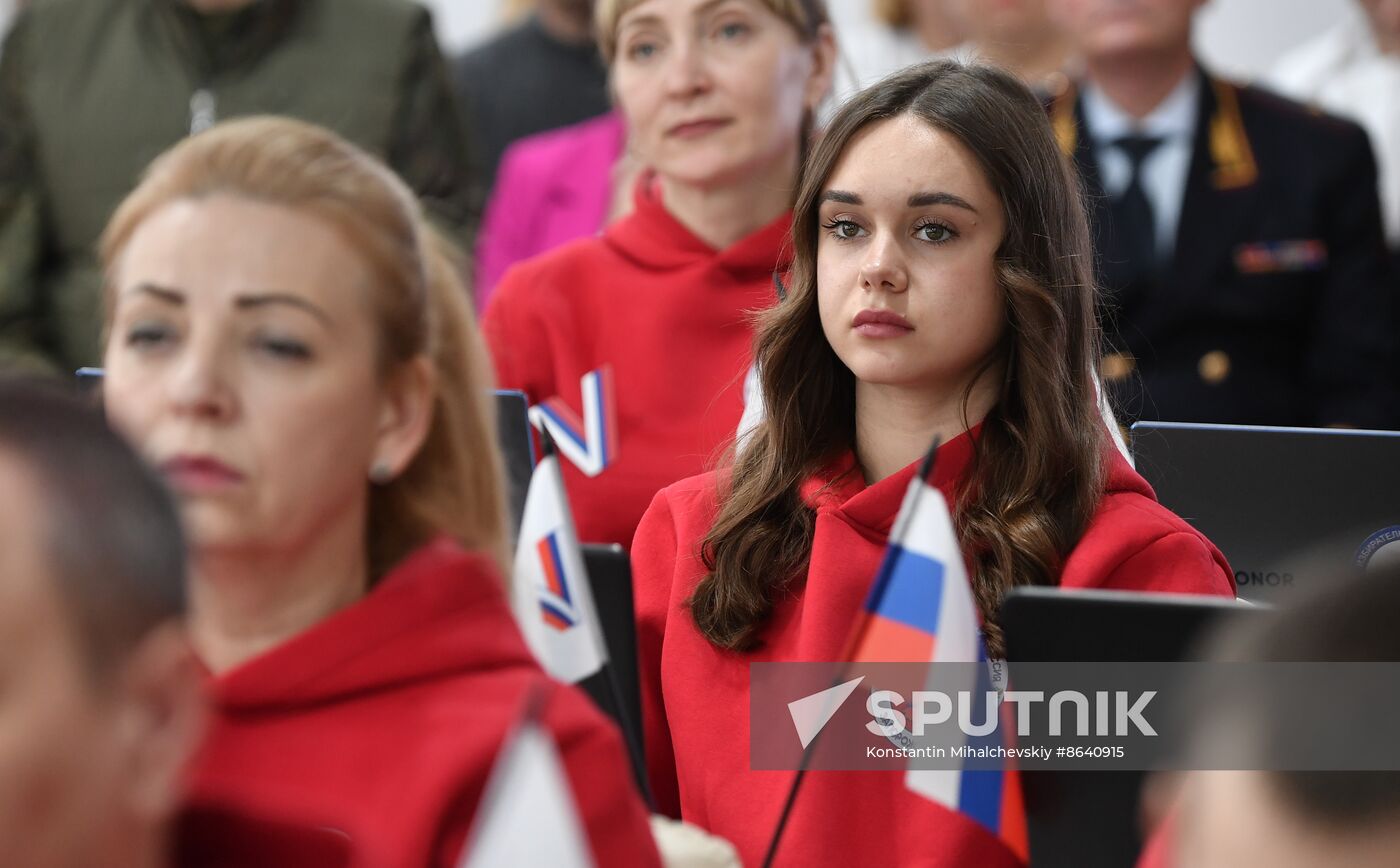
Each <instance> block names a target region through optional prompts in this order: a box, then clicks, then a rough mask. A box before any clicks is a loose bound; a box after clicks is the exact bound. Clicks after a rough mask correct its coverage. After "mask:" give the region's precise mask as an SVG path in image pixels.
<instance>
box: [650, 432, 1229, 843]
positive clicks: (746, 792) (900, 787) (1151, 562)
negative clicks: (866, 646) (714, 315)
mask: <svg viewBox="0 0 1400 868" xmlns="http://www.w3.org/2000/svg"><path fill="white" fill-rule="evenodd" d="M971 455H972V440H971V437H970V435H968V434H964V435H962V436H960V437H958V438H956V439H954V440H950V441H949V442H948V443H946V444H945V445H944V446H943V447H942V448H941V449H940V450H939V452H938V460H937V464H936V466H935V471H934V485H936V486H937V487H938V488H939V489H940V490H941V491H943V492H944V495H945V496H947V497H948V498H949V500H950V502H951V501H952V499H953V488H954V484H955V482H956V481H957V480H958V479H959V478H960V477H961V476H962V475H963V473H964V472H965V470H966V468H967V465H968V463H969V460H970V458H971ZM854 467H855V459H854V457H853V456H851V455H849V454H847V455H846V456H845V457H844V458H843V459H842V460H840V461H838V462H834V463H833V464H832V465H831V466H830V467H829V468H828V469H827V470H826V471H825V472H824V473H822V474H818V475H817V476H815V477H813V478H812V479H809V480H808V481H807V482H806V483H805V484H804V485H803V486H802V496H803V498H804V499H805V500H806V502H807V503H808V504H809V505H810V506H812V507H813V508H814V509H815V510H816V527H815V533H814V537H813V541H812V555H811V563H810V566H809V568H808V572H807V577H806V581H805V582H803V583H802V584H800V585H798V586H797V587H796V588H794V590H793V591H792V592H791V593H790V594H788V595H787V596H786V597H784V598H783V599H782V600H781V601H780V602H779V603H778V604H777V605H776V607H775V608H774V611H773V614H772V616H771V618H770V619H769V622H768V624H767V625H766V626H765V627H764V629H763V632H762V633H761V635H760V642H761V644H760V646H759V648H758V650H756V651H753V652H750V653H744V654H739V653H734V652H730V651H725V650H722V649H719V648H716V647H715V646H713V645H711V644H710V643H709V642H708V641H707V640H706V639H705V638H704V637H703V636H702V635H701V634H700V632H699V631H698V630H696V629H695V625H694V622H693V621H692V620H691V617H690V615H689V612H688V611H687V609H686V607H685V600H686V598H687V597H689V595H690V593H691V591H692V590H693V589H694V587H695V585H696V583H697V582H698V581H699V580H700V578H701V577H703V576H704V575H705V568H704V566H703V565H702V564H701V562H700V559H699V557H698V555H697V551H698V547H699V543H700V540H701V539H702V538H703V537H704V535H705V534H706V533H707V532H708V531H709V529H710V525H711V523H712V522H713V520H714V517H715V512H716V477H715V474H713V473H712V474H706V475H704V476H698V477H695V478H693V479H687V480H685V481H683V482H679V483H676V484H675V485H672V486H670V487H669V488H666V489H665V490H663V491H662V492H660V493H659V494H658V495H657V496H656V500H655V501H653V503H652V505H651V508H650V509H649V510H648V511H647V514H646V516H645V517H644V518H643V519H642V523H641V526H640V527H639V528H638V529H637V537H636V540H635V541H634V543H633V548H632V564H633V573H634V576H635V579H634V581H635V594H636V605H637V621H638V627H637V630H638V643H639V660H640V663H641V667H642V673H641V675H642V701H643V717H644V725H645V741H646V747H647V761H648V765H649V767H650V772H651V776H652V786H653V787H654V788H655V792H656V797H657V800H658V803H659V805H658V806H659V808H660V809H661V810H662V811H663V812H670V813H674V814H678V816H680V817H682V818H684V819H686V820H688V821H690V822H692V823H695V824H697V825H699V826H702V827H704V828H706V829H708V830H710V831H712V832H714V833H716V834H718V835H721V836H723V837H725V838H728V839H729V840H731V841H733V842H734V844H735V846H737V847H738V849H739V853H740V855H741V857H742V858H743V860H744V862H745V864H751V865H756V864H759V863H760V861H761V860H762V858H763V854H764V852H765V850H766V848H767V845H768V841H769V838H770V837H771V836H772V833H773V829H774V826H775V825H776V823H777V820H778V815H779V813H780V812H781V809H782V805H783V800H784V798H785V797H786V795H787V792H788V789H789V787H790V786H791V784H792V779H793V775H794V773H793V772H774V771H752V770H750V768H749V701H748V700H749V696H748V685H749V672H748V667H749V664H750V663H755V662H764V661H829V660H836V659H838V658H839V656H840V654H841V653H842V650H843V648H844V645H845V642H846V640H847V637H848V635H849V634H850V632H851V628H852V626H853V624H854V623H855V619H856V617H857V615H858V613H859V612H860V611H861V609H862V606H863V603H864V600H865V596H866V594H867V592H868V591H869V588H870V583H871V582H872V581H873V580H874V577H875V573H876V569H877V567H878V566H879V563H880V559H881V558H882V557H883V556H884V552H885V545H886V543H887V541H888V538H889V532H890V526H891V525H892V524H893V522H894V517H895V514H896V512H897V511H898V510H899V506H900V503H901V501H902V499H903V496H904V492H905V490H906V489H907V488H908V485H909V481H910V479H911V478H913V475H914V473H915V467H914V466H913V465H911V466H909V467H907V468H905V469H904V470H902V471H900V472H899V473H896V474H894V475H893V476H890V477H889V478H887V479H883V480H881V481H879V482H877V483H875V484H874V485H870V486H867V485H866V484H865V483H864V481H863V480H862V478H861V476H860V474H859V473H858V472H854V473H845V471H847V470H851V469H853V468H854ZM843 473H844V474H845V475H844V476H843V475H842V474H843ZM833 480H834V482H833ZM828 483H832V484H831V485H830V487H827V484H828ZM1060 582H1061V584H1062V585H1064V586H1067V587H1076V588H1119V589H1130V590H1139V591H1141V590H1152V591H1178V592H1185V593H1202V594H1221V595H1227V594H1228V595H1233V593H1234V580H1233V576H1232V574H1231V572H1230V569H1229V567H1228V565H1227V564H1226V562H1225V558H1224V557H1223V556H1222V555H1221V554H1220V552H1219V551H1217V550H1216V548H1215V547H1214V546H1213V545H1211V543H1210V542H1209V541H1208V540H1207V539H1206V538H1205V537H1203V536H1201V535H1200V534H1199V533H1197V532H1196V531H1195V530H1193V529H1192V528H1191V526H1190V525H1188V524H1187V523H1186V522H1184V521H1182V520H1181V519H1180V518H1177V517H1176V516H1175V515H1173V514H1172V513H1170V512H1169V511H1167V510H1166V509H1165V508H1163V507H1162V506H1161V505H1159V504H1158V503H1157V502H1156V499H1155V496H1154V495H1153V493H1152V489H1151V488H1150V487H1149V486H1148V485H1147V483H1146V482H1145V481H1144V480H1143V479H1142V477H1140V476H1138V475H1137V473H1135V472H1133V470H1132V469H1131V468H1130V467H1129V466H1128V464H1127V462H1126V461H1124V460H1123V458H1122V457H1121V456H1120V455H1119V454H1118V452H1117V451H1116V450H1112V458H1111V459H1110V471H1109V476H1108V482H1107V486H1106V491H1105V493H1104V496H1103V500H1102V501H1101V502H1100V504H1099V507H1098V511H1097V513H1096V514H1095V516H1094V518H1093V520H1092V522H1091V523H1090V525H1089V528H1088V529H1087V530H1086V531H1085V533H1084V536H1083V538H1082V539H1081V540H1080V542H1079V544H1078V545H1077V546H1076V547H1075V548H1074V550H1073V551H1072V552H1071V553H1070V555H1069V557H1068V559H1067V560H1066V563H1065V567H1064V570H1063V573H1062V575H1061V578H1060ZM876 862H878V863H880V864H887V865H901V866H908V865H918V866H925V868H931V866H949V868H952V866H959V868H961V866H973V865H975V866H978V868H1000V866H1006V868H1010V866H1015V865H1018V864H1019V861H1018V860H1017V859H1016V858H1015V857H1014V856H1013V855H1012V854H1011V853H1010V852H1009V851H1008V850H1006V849H1004V848H1003V846H1002V845H1001V843H1000V842H999V841H997V840H996V839H995V838H994V837H992V836H991V835H990V834H989V833H987V832H986V831H984V830H983V829H982V827H981V826H979V825H977V824H976V823H975V822H974V821H972V820H970V819H968V818H966V817H964V816H961V815H959V814H956V813H954V812H952V811H949V810H948V809H946V808H944V807H942V806H941V805H937V804H935V803H933V802H930V801H928V800H926V799H924V798H922V797H920V796H917V795H915V794H913V793H912V792H910V791H909V790H908V789H906V788H905V786H904V783H903V774H902V773H901V772H897V771H889V772H879V771H869V772H837V771H815V772H808V774H807V778H806V781H805V782H804V783H803V788H802V792H801V796H800V798H799V799H798V801H797V803H796V806H795V808H794V811H793V814H792V817H791V819H790V821H789V826H788V829H787V831H786V832H785V833H784V837H783V843H782V848H781V850H780V851H779V854H778V860H777V864H780V865H794V866H806V865H856V864H872V863H876Z"/></svg>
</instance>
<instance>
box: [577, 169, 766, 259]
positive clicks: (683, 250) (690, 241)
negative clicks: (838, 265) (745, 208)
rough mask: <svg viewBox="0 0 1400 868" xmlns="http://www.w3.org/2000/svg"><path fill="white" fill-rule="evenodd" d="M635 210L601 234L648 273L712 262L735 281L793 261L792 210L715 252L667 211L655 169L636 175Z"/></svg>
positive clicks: (612, 245) (633, 197)
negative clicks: (790, 241) (789, 240)
mask: <svg viewBox="0 0 1400 868" xmlns="http://www.w3.org/2000/svg"><path fill="white" fill-rule="evenodd" d="M632 202H633V211H632V213H631V214H629V215H627V216H626V217H624V218H623V219H621V220H619V221H617V222H616V223H614V224H613V225H612V226H610V227H608V229H607V230H606V231H605V232H604V233H603V238H604V240H605V241H606V242H607V243H608V244H609V246H611V247H613V248H614V249H615V250H617V251H618V253H620V254H621V255H623V256H624V257H626V258H627V259H629V260H631V261H632V262H634V263H636V264H637V265H638V266H640V267H642V268H644V269H647V270H652V271H674V270H677V269H682V268H693V267H696V266H711V267H715V268H719V269H722V270H724V271H726V272H728V273H729V275H730V276H731V277H732V279H734V280H736V281H746V280H752V279H754V278H756V277H764V276H771V275H772V274H773V273H774V271H775V266H776V270H777V271H785V270H787V265H788V262H789V260H790V259H791V255H792V251H791V245H789V244H788V232H789V230H790V228H791V225H792V213H791V212H784V213H783V214H782V215H781V216H779V217H778V218H777V219H776V220H774V221H773V222H771V223H769V224H768V225H767V226H764V227H762V228H761V229H758V230H757V231H755V232H752V233H750V234H749V235H747V236H745V237H744V238H741V239H739V240H738V241H736V242H735V243H734V244H732V245H730V246H729V247H727V248H725V249H724V250H716V249H714V248H713V247H711V246H710V245H709V244H708V243H706V242H705V241H703V240H701V239H700V238H699V237H697V236H696V235H695V234H694V233H693V232H691V231H690V230H689V229H687V228H686V227H685V226H684V225H683V224H682V223H681V222H680V221H679V220H677V219H676V218H675V217H674V216H672V214H671V212H670V211H667V210H666V204H665V203H664V202H662V201H661V186H660V184H659V183H658V182H657V179H656V174H655V173H654V172H644V173H643V174H642V176H641V177H640V178H638V179H637V186H636V188H635V190H634V192H633V196H632Z"/></svg>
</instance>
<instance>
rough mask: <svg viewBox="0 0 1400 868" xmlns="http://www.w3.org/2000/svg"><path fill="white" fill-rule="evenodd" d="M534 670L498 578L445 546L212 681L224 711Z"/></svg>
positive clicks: (482, 563) (483, 561) (414, 558)
mask: <svg viewBox="0 0 1400 868" xmlns="http://www.w3.org/2000/svg"><path fill="white" fill-rule="evenodd" d="M516 666H519V667H525V668H533V662H532V658H531V657H530V653H529V651H528V649H527V648H526V646H525V642H524V640H523V639H522V638H521V636H520V632H519V630H517V629H516V627H515V621H514V619H513V617H512V615H511V613H510V610H509V607H508V605H507V603H506V599H505V591H504V588H503V583H502V581H501V578H500V574H499V572H498V571H497V569H496V567H495V566H494V564H493V563H492V561H491V560H490V559H489V558H487V557H486V556H484V555H481V554H477V553H472V552H466V551H463V550H462V549H461V548H459V547H458V546H457V545H456V544H455V543H453V542H450V541H448V540H446V539H440V540H437V541H434V542H432V543H429V544H428V545H426V546H424V547H423V548H420V549H419V550H418V551H416V552H414V553H413V554H411V555H409V556H408V557H407V558H405V559H404V560H403V561H402V562H400V564H399V565H398V566H396V567H395V568H394V569H393V570H392V571H390V572H389V573H388V574H387V575H386V576H384V578H382V579H381V580H380V581H379V583H378V584H376V585H375V587H374V588H373V589H372V590H371V591H370V592H369V593H368V594H366V595H365V597H364V598H363V599H361V600H360V601H359V602H357V603H355V604H354V605H352V606H350V607H348V608H346V609H342V610H341V611H339V612H337V613H335V614H334V615H332V616H331V617H329V618H327V619H326V620H324V621H322V622H320V623H319V624H316V625H314V626H313V627H311V628H310V629H308V630H306V631H305V632H303V633H301V634H300V635H298V636H296V637H294V638H292V639H290V640H288V641H286V642H284V643H282V644H281V645H279V646H277V647H276V648H273V649H272V650H270V651H268V652H266V653H264V654H262V655H260V656H258V657H255V658H253V659H252V660H250V661H248V662H246V663H244V664H243V665H241V666H239V667H237V668H235V669H231V670H229V671H228V672H226V673H224V674H222V675H219V676H215V677H213V678H211V679H210V681H209V693H210V697H211V699H212V700H213V702H214V704H215V705H216V706H218V707H219V708H221V709H222V710H225V711H252V710H274V709H278V708H283V709H285V708H294V707H298V706H306V705H313V704H318V703H324V702H331V701H335V700H337V699H342V698H346V697H349V696H352V695H364V694H367V693H373V692H377V691H386V690H393V689H395V688H398V687H401V686H403V685H404V684H407V683H413V682H419V681H424V680H432V679H437V678H443V677H448V676H456V675H461V674H464V673H467V672H470V671H481V670H489V669H502V668H508V667H516Z"/></svg>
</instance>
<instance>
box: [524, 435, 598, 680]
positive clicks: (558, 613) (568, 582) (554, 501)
mask: <svg viewBox="0 0 1400 868" xmlns="http://www.w3.org/2000/svg"><path fill="white" fill-rule="evenodd" d="M511 601H512V608H514V610H515V617H516V620H517V621H518V622H519V624H520V630H521V632H522V633H524V634H525V641H526V642H527V643H528V644H529V646H530V650H531V651H533V652H534V654H535V657H536V658H537V659H538V660H539V661H540V665H541V666H543V667H544V668H545V671H546V672H548V673H549V674H550V675H553V676H554V677H555V678H558V679H559V680H560V681H567V682H569V683H571V684H573V683H577V682H579V681H582V680H583V679H585V678H587V677H588V676H590V675H592V674H593V673H595V672H597V671H598V670H600V669H602V668H603V664H605V663H607V660H608V654H607V649H606V647H605V646H604V644H603V633H602V625H601V624H600V623H599V621H598V612H597V609H596V608H595V607H594V605H593V592H592V589H591V588H590V587H589V585H588V574H587V573H586V572H585V571H584V566H583V553H582V552H581V551H580V550H579V545H578V535H577V534H576V533H575V531H574V522H573V516H572V515H571V514H570V512H569V502H568V499H567V497H566V496H565V494H564V480H563V477H562V476H561V474H560V473H559V459H558V457H557V456H555V455H554V454H553V452H552V450H549V451H548V454H546V455H545V457H544V458H543V459H542V460H541V461H540V463H539V464H538V465H537V466H536V467H535V472H534V474H533V475H532V476H531V477H530V490H529V492H528V493H527V494H526V496H525V516H524V518H522V519H521V522H520V542H519V543H518V544H517V546H516V549H515V566H514V569H513V571H512V582H511Z"/></svg>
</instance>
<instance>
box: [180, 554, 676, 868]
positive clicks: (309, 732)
mask: <svg viewBox="0 0 1400 868" xmlns="http://www.w3.org/2000/svg"><path fill="white" fill-rule="evenodd" d="M208 688H209V694H210V698H211V701H212V705H213V725H212V729H211V730H210V732H209V735H208V739H207V743H206V744H205V746H204V749H203V751H202V753H201V754H200V755H199V756H198V757H197V758H196V762H195V764H194V769H193V773H192V781H191V792H192V798H193V799H194V800H195V802H196V803H197V804H212V805H224V806H229V807H231V808H234V809H239V808H244V807H246V808H247V809H248V810H249V811H251V812H253V813H257V814H261V815H272V816H277V817H295V818H298V820H299V821H302V822H308V823H311V822H314V823H318V824H319V825H321V826H323V827H326V828H329V829H333V830H336V831H337V832H339V833H342V834H343V835H344V836H345V838H347V839H348V841H349V842H350V845H351V848H352V850H353V853H354V858H355V864H363V865H367V866H368V865H373V866H382V868H394V866H404V868H409V866H412V868H423V866H453V865H456V864H457V859H458V857H459V856H460V853H461V851H462V847H463V844H464V842H465V840H466V837H467V832H468V829H469V827H470V825H471V822H472V818H473V816H474V814H475V813H476V808H477V803H478V801H479V800H480V798H481V794H482V789H483V787H484V786H485V784H486V781H487V777H488V775H489V773H490V771H491V768H492V763H493V762H494V760H495V758H496V755H497V751H498V749H499V748H500V746H501V744H502V742H503V740H504V738H505V737H506V735H507V733H508V732H510V731H511V729H512V727H513V726H514V725H515V723H516V722H517V721H518V720H519V719H520V718H521V716H522V713H523V711H524V709H525V707H526V703H527V699H529V698H530V696H531V695H532V694H533V693H534V692H535V691H537V690H540V689H544V690H545V691H546V693H545V695H546V697H547V699H546V706H545V710H544V712H543V721H544V723H545V725H546V726H547V727H548V729H549V730H550V731H551V732H552V733H553V735H554V737H555V739H556V740H557V744H558V747H559V752H560V754H561V755H562V757H563V760H564V764H565V767H566V769H565V771H566V773H567V776H568V779H569V782H570V784H571V785H572V788H573V792H574V796H575V799H576V801H577V803H578V807H579V816H580V820H581V822H582V824H583V826H584V828H585V830H586V832H587V835H588V839H589V841H590V843H591V844H592V848H593V855H594V859H595V862H596V863H597V864H598V865H622V864H628V865H632V864H636V865H657V864H658V857H657V855H656V853H655V849H654V845H653V844H652V839H651V835H650V830H649V828H648V825H647V813H646V810H645V809H644V808H643V807H642V804H641V801H640V799H639V798H638V796H637V794H636V791H635V788H634V785H633V783H632V776H631V772H630V767H629V765H628V760H627V755H626V753H625V751H624V750H623V746H622V741H621V738H620V737H619V736H618V734H617V732H616V731H615V730H614V729H613V727H612V726H611V724H609V723H608V722H606V720H605V719H604V717H603V716H602V714H601V713H600V712H598V711H597V710H596V709H595V708H594V707H593V706H592V705H591V704H590V702H589V700H588V699H586V698H585V697H584V696H583V694H582V693H579V692H578V691H576V690H575V689H574V688H571V687H564V686H560V685H555V684H552V683H551V682H549V681H548V679H547V678H546V676H545V675H544V673H543V672H542V671H541V670H540V668H539V666H538V665H537V664H536V663H535V662H534V658H532V657H531V656H530V653H529V651H528V650H527V649H526V647H525V644H524V640H523V639H522V638H521V636H520V633H519V631H518V630H517V629H516V626H515V621H514V619H513V618H512V616H511V613H510V610H509V608H508V607H507V605H506V600H505V594H504V592H503V590H502V588H501V583H500V578H499V575H498V573H497V572H496V570H495V569H494V568H493V567H492V566H491V565H490V564H489V563H488V562H487V561H486V560H485V559H484V558H482V557H481V556H479V555H474V554H467V553H464V552H462V551H461V550H460V549H457V548H456V547H455V546H453V545H452V544H450V543H447V542H438V543H434V544H431V545H429V546H427V547H425V548H423V549H420V550H419V551H418V552H416V553H414V554H413V555H410V556H409V557H408V558H407V559H406V560H405V561H404V562H403V563H401V564H400V565H399V566H398V567H396V568H395V569H393V570H392V571H391V572H390V573H389V574H388V575H386V576H385V577H384V578H383V579H382V580H380V582H379V583H378V584H377V585H376V586H375V587H374V589H373V590H372V591H371V592H370V593H369V594H368V595H367V596H366V597H365V598H364V599H362V600H361V601H360V602H358V603H356V604H355V605H353V606H351V607H350V608H347V609H344V610H342V611H340V612H338V613H336V614H335V615H332V616H331V617H330V618H328V619H326V620H325V621H322V622H321V623H319V624H317V625H315V626H313V627H311V628H310V629H309V630H307V631H305V632H304V633H302V634H300V635H298V636H296V637H295V638H293V639H290V640H288V641H287V642H285V643H283V644H282V645H280V646H278V647H276V648H274V649H272V650H271V651H268V652H267V653H265V654H263V655H261V656H259V657H257V658H255V659H253V660H251V661H249V662H247V663H244V664H243V665H241V666H239V667H237V668H235V669H233V670H231V671H229V672H227V673H224V674H222V675H219V676H217V677H214V678H212V679H210V681H209V682H208Z"/></svg>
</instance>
